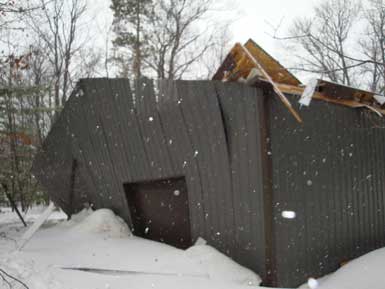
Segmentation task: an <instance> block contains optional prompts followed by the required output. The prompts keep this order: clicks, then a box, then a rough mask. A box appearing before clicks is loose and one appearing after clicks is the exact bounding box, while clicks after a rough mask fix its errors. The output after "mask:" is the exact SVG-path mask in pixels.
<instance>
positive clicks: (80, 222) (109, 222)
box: [71, 209, 132, 238]
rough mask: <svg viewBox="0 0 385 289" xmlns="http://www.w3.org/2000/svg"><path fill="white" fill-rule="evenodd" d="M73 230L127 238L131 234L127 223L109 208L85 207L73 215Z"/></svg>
mask: <svg viewBox="0 0 385 289" xmlns="http://www.w3.org/2000/svg"><path fill="white" fill-rule="evenodd" d="M71 222H72V223H71V224H72V225H73V228H72V230H73V231H75V232H81V233H98V234H104V235H105V236H107V237H110V238H125V237H128V236H131V235H132V234H131V232H130V230H129V228H128V226H127V224H126V223H125V222H124V221H123V219H122V218H120V217H118V216H116V215H115V214H114V212H112V211H111V210H109V209H100V210H97V211H95V212H93V211H92V210H90V209H84V210H83V211H82V212H80V213H79V214H77V215H75V216H73V217H72V220H71Z"/></svg>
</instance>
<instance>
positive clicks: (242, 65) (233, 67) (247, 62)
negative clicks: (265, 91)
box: [213, 39, 301, 85]
mask: <svg viewBox="0 0 385 289" xmlns="http://www.w3.org/2000/svg"><path fill="white" fill-rule="evenodd" d="M245 48H246V50H247V52H249V53H250V54H251V56H252V57H254V58H255V59H256V60H257V61H258V63H259V64H260V65H261V66H262V68H263V70H265V71H266V72H267V73H268V74H269V76H270V77H271V78H272V80H273V81H274V82H277V83H284V84H288V85H301V82H300V81H299V80H298V79H297V78H296V77H295V76H294V75H293V74H291V73H290V72H289V71H288V70H287V69H286V68H285V67H283V66H282V65H281V64H280V63H279V62H278V61H277V60H275V59H274V58H273V57H272V56H271V55H269V54H268V53H267V52H266V51H265V50H263V49H262V48H261V47H260V46H259V45H257V44H256V43H255V42H254V41H253V40H251V39H250V40H248V41H247V42H246V44H245V45H244V46H242V45H241V44H239V43H237V44H236V45H235V46H234V47H233V49H232V50H231V51H230V53H229V54H228V56H227V57H226V59H225V61H224V62H223V64H222V65H221V67H220V68H219V69H218V71H217V73H216V74H215V75H214V77H213V79H214V80H227V81H234V80H239V79H241V78H243V79H247V78H248V76H249V74H250V72H251V71H252V70H254V71H255V70H257V71H258V70H259V68H258V67H257V66H256V64H255V63H254V62H253V60H252V59H251V58H250V55H248V54H247V52H245V51H244V49H245ZM259 74H260V76H261V77H262V78H263V73H262V72H260V71H259Z"/></svg>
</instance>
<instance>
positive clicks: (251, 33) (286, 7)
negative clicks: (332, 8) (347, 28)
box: [88, 0, 322, 65]
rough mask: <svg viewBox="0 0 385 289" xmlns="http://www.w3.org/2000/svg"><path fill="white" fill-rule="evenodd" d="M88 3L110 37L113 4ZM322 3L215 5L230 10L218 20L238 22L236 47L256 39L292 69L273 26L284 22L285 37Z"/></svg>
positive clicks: (269, 0) (288, 0)
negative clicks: (296, 22) (294, 22)
mask: <svg viewBox="0 0 385 289" xmlns="http://www.w3.org/2000/svg"><path fill="white" fill-rule="evenodd" d="M88 1H89V4H90V5H89V7H90V9H91V11H90V13H92V14H94V15H96V16H97V17H96V19H97V25H96V27H94V28H93V29H95V28H96V29H98V31H99V33H100V34H99V35H106V31H107V30H108V28H109V25H110V23H111V21H112V13H111V11H110V9H109V5H110V0H88ZM191 1H193V0H191ZM319 1H322V0H232V1H231V0H216V2H215V3H216V4H218V5H222V6H224V7H226V8H229V10H230V12H226V13H225V12H218V17H220V18H222V17H223V18H230V19H234V21H232V24H231V27H230V28H231V33H232V38H233V39H232V42H233V43H235V42H242V43H243V42H245V41H247V40H248V39H249V38H252V39H253V40H254V41H256V42H257V43H258V44H259V45H260V46H262V47H263V48H264V49H265V50H266V51H267V52H269V53H270V54H271V55H272V56H274V57H276V58H277V59H278V60H279V61H280V62H282V63H283V64H284V65H289V63H290V58H289V55H290V54H289V53H287V52H286V51H285V50H284V49H283V48H282V44H280V42H279V41H277V40H274V39H273V38H272V36H271V34H272V33H273V28H272V27H271V25H274V26H277V25H278V24H279V23H280V22H281V20H282V21H283V22H282V26H281V32H282V34H285V32H286V31H287V28H288V26H289V25H290V23H291V22H292V20H293V18H295V17H298V16H301V15H305V16H306V15H309V14H310V13H311V11H312V7H313V6H314V4H315V3H319ZM269 34H270V35H269ZM103 39H104V38H103V37H101V39H99V40H98V41H100V44H101V45H104V43H105V40H103ZM103 42H104V43H103ZM102 43H103V44H102Z"/></svg>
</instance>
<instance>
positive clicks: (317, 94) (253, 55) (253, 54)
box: [213, 39, 385, 122]
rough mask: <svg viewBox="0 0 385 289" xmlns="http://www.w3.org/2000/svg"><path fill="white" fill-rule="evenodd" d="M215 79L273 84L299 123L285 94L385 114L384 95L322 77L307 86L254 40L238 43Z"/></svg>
mask: <svg viewBox="0 0 385 289" xmlns="http://www.w3.org/2000/svg"><path fill="white" fill-rule="evenodd" d="M213 79H214V80H221V81H225V82H227V81H237V82H244V83H246V84H248V85H255V84H257V83H268V84H270V85H271V86H272V87H273V89H274V91H275V93H276V94H277V96H278V97H279V98H280V99H281V101H282V102H283V103H284V105H285V106H286V107H287V108H288V109H289V110H290V112H291V113H292V114H293V116H294V117H295V118H296V119H297V121H298V122H302V119H301V117H300V116H299V114H298V113H297V112H296V111H295V109H294V108H293V107H292V105H291V103H290V102H289V100H288V99H287V98H286V95H296V96H301V99H300V101H299V102H300V103H301V104H302V105H306V106H309V105H310V103H311V101H312V100H313V99H315V100H321V101H326V102H330V103H334V104H338V105H344V106H348V107H352V108H367V109H369V110H371V111H373V112H375V113H376V114H378V115H379V116H383V115H385V96H382V95H377V94H375V93H373V92H370V91H365V90H361V89H356V88H353V87H349V86H345V85H341V84H338V83H334V82H330V81H326V80H322V79H313V80H311V81H310V82H309V84H308V85H307V86H304V85H303V84H302V83H301V81H299V80H298V79H297V78H296V77H295V76H294V75H293V74H292V73H290V71H288V70H287V69H286V68H285V67H284V66H282V65H281V64H280V63H279V62H278V61H277V60H275V59H274V58H273V57H272V56H271V55H269V54H268V53H267V52H266V51H265V50H263V49H262V48H261V47H260V46H259V45H257V44H256V43H255V42H254V41H253V40H251V39H250V40H248V41H247V42H246V44H245V45H241V44H240V43H236V44H235V46H234V47H233V48H232V49H231V51H230V53H229V54H228V55H227V57H226V58H225V60H224V62H223V63H222V65H221V66H220V67H219V69H218V71H217V72H216V73H215V75H214V77H213Z"/></svg>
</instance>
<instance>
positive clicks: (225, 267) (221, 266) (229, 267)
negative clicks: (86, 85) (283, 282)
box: [186, 245, 262, 286]
mask: <svg viewBox="0 0 385 289" xmlns="http://www.w3.org/2000/svg"><path fill="white" fill-rule="evenodd" d="M186 254H187V256H188V257H189V258H191V259H192V260H194V261H195V262H197V263H198V265H199V266H200V267H201V268H202V269H203V270H204V271H205V272H207V274H208V276H209V278H210V279H211V280H215V281H223V282H231V283H236V284H240V285H250V286H258V285H259V284H261V282H262V280H261V278H260V277H259V276H258V275H257V274H255V273H254V272H253V271H251V270H249V269H247V268H245V267H242V266H241V265H239V264H238V263H236V262H234V261H233V260H231V259H230V258H228V257H227V256H225V255H223V254H222V253H220V252H219V251H217V250H216V249H214V248H213V247H210V246H208V245H195V246H192V247H191V248H189V249H187V250H186Z"/></svg>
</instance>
